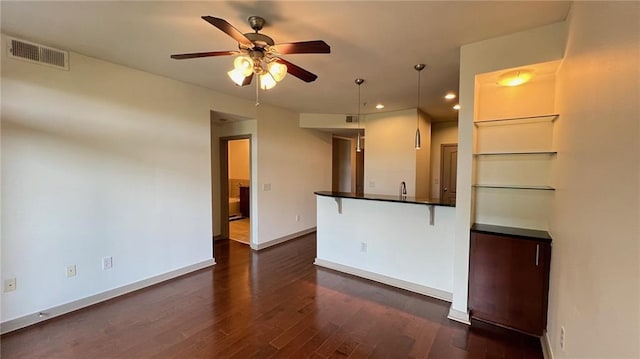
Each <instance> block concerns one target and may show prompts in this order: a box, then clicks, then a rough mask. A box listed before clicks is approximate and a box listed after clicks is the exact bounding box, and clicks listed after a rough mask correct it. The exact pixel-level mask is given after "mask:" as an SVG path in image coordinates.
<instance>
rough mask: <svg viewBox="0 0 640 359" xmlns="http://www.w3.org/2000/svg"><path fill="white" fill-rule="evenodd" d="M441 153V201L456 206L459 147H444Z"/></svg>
mask: <svg viewBox="0 0 640 359" xmlns="http://www.w3.org/2000/svg"><path fill="white" fill-rule="evenodd" d="M440 153H441V158H440V201H442V202H443V203H447V204H452V205H455V204H456V179H457V175H458V145H457V144H446V145H442V146H441V151H440Z"/></svg>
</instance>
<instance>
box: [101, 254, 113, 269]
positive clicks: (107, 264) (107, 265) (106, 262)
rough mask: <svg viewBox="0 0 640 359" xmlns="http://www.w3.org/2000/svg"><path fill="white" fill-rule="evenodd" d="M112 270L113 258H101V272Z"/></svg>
mask: <svg viewBox="0 0 640 359" xmlns="http://www.w3.org/2000/svg"><path fill="white" fill-rule="evenodd" d="M111 268H113V257H111V256H109V257H104V258H102V270H106V269H111Z"/></svg>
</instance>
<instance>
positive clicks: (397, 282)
mask: <svg viewBox="0 0 640 359" xmlns="http://www.w3.org/2000/svg"><path fill="white" fill-rule="evenodd" d="M314 264H315V265H317V266H320V267H325V268H329V269H333V270H337V271H339V272H344V273H348V274H351V275H355V276H357V277H362V278H366V279H369V280H372V281H375V282H379V283H382V284H386V285H390V286H392V287H397V288H401V289H405V290H408V291H410V292H414V293H418V294H423V295H426V296H429V297H433V298H436V299H441V300H444V301H447V302H451V299H452V298H453V295H452V294H451V293H449V292H446V291H444V290H440V289H435V288H431V287H427V286H424V285H420V284H416V283H413V282H407V281H405V280H402V279H397V278H393V277H388V276H386V275H382V274H378V273H373V272H369V271H366V270H362V269H358V268H354V267H350V266H346V265H343V264H339V263H334V262H331V261H326V260H324V259H319V258H316V260H315V262H314Z"/></svg>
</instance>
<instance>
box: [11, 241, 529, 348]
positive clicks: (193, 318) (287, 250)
mask: <svg viewBox="0 0 640 359" xmlns="http://www.w3.org/2000/svg"><path fill="white" fill-rule="evenodd" d="M215 250H216V261H217V263H218V264H216V265H215V266H214V267H212V268H210V269H204V270H200V271H198V272H194V273H191V274H188V275H185V276H183V277H180V278H177V279H174V280H171V281H168V282H165V283H163V284H159V285H156V286H153V287H150V288H146V289H143V290H140V291H137V292H134V293H130V294H128V295H125V296H122V297H119V298H116V299H112V300H110V301H107V302H104V303H100V304H97V305H94V306H92V307H90V308H86V309H83V310H80V311H76V312H74V313H70V314H67V315H65V316H62V317H59V318H54V319H52V320H50V321H48V322H45V323H41V324H39V325H35V326H32V327H29V328H25V329H22V330H19V331H15V332H12V333H8V334H6V335H4V336H2V338H1V353H2V358H3V359H11V358H83V359H86V358H305V357H308V358H337V357H348V358H487V359H488V358H527V359H528V358H542V352H541V349H540V343H539V341H538V340H537V339H536V338H532V337H527V336H524V335H521V334H516V333H511V332H506V331H504V330H502V329H498V328H494V327H491V326H488V325H482V324H477V325H476V323H474V326H472V327H467V326H465V325H463V324H460V323H456V322H453V321H450V320H448V319H447V318H446V316H447V312H448V309H449V303H447V302H443V301H439V300H436V299H432V298H429V297H425V296H421V295H418V294H415V293H411V292H407V291H404V290H400V289H396V288H392V287H388V286H385V285H382V284H378V283H375V282H371V281H368V280H364V279H360V278H357V277H353V276H350V275H346V274H342V273H339V272H335V271H332V270H328V269H323V268H319V267H316V266H314V265H313V260H314V257H315V234H311V235H307V236H304V237H302V238H300V239H296V240H293V241H289V242H287V243H285V244H283V245H279V246H276V247H272V248H268V249H265V250H262V251H260V252H252V251H251V250H250V249H249V248H248V246H246V245H242V244H239V243H235V242H233V241H228V240H227V241H221V242H218V243H216V248H215Z"/></svg>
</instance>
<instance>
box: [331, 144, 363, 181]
mask: <svg viewBox="0 0 640 359" xmlns="http://www.w3.org/2000/svg"><path fill="white" fill-rule="evenodd" d="M355 141H356V139H355V138H351V137H346V136H338V135H334V136H333V139H332V151H331V157H332V158H331V190H332V191H334V192H351V193H354V192H355V193H363V192H364V148H363V149H362V150H361V151H360V152H357V151H356V146H355Z"/></svg>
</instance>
